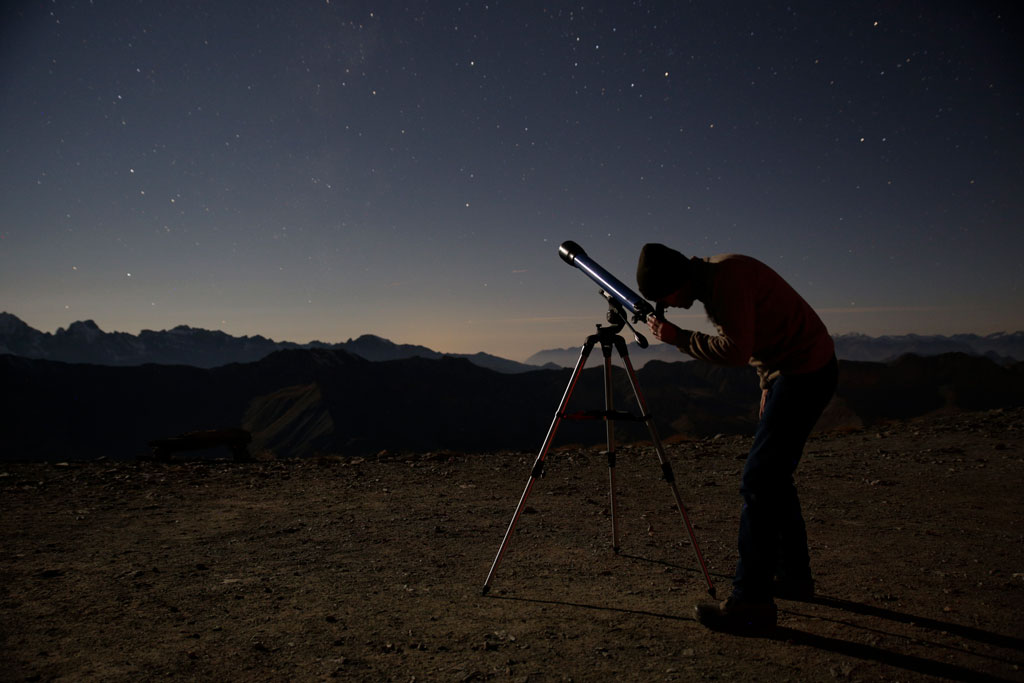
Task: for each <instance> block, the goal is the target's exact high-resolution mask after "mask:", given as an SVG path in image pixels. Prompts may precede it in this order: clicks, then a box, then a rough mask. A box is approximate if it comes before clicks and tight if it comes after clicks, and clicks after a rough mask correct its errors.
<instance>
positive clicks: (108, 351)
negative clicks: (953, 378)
mask: <svg viewBox="0 0 1024 683" xmlns="http://www.w3.org/2000/svg"><path fill="white" fill-rule="evenodd" d="M834 339H835V343H836V354H837V355H838V356H839V358H840V359H842V360H857V361H873V362H887V361H891V360H895V359H896V358H899V357H900V356H902V355H904V354H908V353H910V354H915V355H918V356H934V355H938V354H943V353H965V354H967V355H972V356H986V357H988V358H991V359H992V360H994V361H996V362H999V363H1010V362H1014V361H1021V360H1024V332H1014V333H998V334H990V335H987V336H979V335H975V334H958V335H953V336H938V335H933V336H922V335H914V334H908V335H899V336H883V337H869V336H867V335H863V334H843V335H836V336H835V337H834ZM294 349H328V350H341V351H347V352H349V353H352V354H355V355H357V356H359V357H361V358H365V359H366V360H370V361H384V360H399V359H402V358H414V357H418V358H432V359H439V358H442V357H445V356H448V357H455V358H465V359H467V360H469V361H470V362H471V363H473V364H474V365H477V366H480V367H483V368H488V369H490V370H496V371H498V372H502V373H517V372H529V371H532V370H536V369H537V368H539V367H551V368H554V367H573V366H574V365H575V364H576V362H577V360H578V359H579V355H580V347H570V348H562V349H548V350H544V351H539V352H537V353H535V354H533V355H532V356H530V357H529V358H528V359H527V360H526V362H525V363H519V362H516V361H513V360H508V359H505V358H500V357H498V356H493V355H490V354H486V353H475V354H445V353H441V352H438V351H434V350H432V349H429V348H427V347H425V346H419V345H413V344H395V343H393V342H391V341H389V340H387V339H383V338H381V337H377V336H374V335H372V334H364V335H362V336H360V337H358V338H356V339H349V340H348V341H345V342H342V343H337V344H328V343H325V342H319V341H312V342H309V343H306V344H298V343H295V342H288V341H283V342H278V341H274V340H272V339H267V338H266V337H262V336H259V335H257V336H253V337H248V336H245V337H234V336H231V335H229V334H226V333H224V332H220V331H215V330H204V329H200V328H194V327H189V326H187V325H179V326H177V327H175V328H173V329H170V330H161V331H152V330H142V331H141V332H140V333H139V334H137V335H133V334H128V333H125V332H104V331H103V330H101V329H100V328H99V326H97V325H96V323H95V322H93V321H92V320H85V321H78V322H73V323H71V325H69V326H68V327H67V328H66V329H65V328H60V329H58V330H57V331H56V332H54V333H50V332H40V331H39V330H36V329H34V328H32V327H30V326H29V325H28V324H26V323H25V322H23V321H22V320H21V319H19V318H18V317H17V316H15V315H12V314H10V313H0V354H2V353H9V354H12V355H15V356H23V357H26V358H40V359H45V360H55V361H63V362H67V363H95V364H98V365H116V366H125V365H143V364H146V363H158V364H161V365H192V366H195V367H199V368H212V367H217V366H219V365H226V364H228V363H250V362H254V361H258V360H260V359H261V358H264V357H265V356H267V355H269V354H271V353H273V352H274V351H282V350H294ZM629 355H630V360H631V361H632V363H633V366H634V367H635V368H638V369H639V368H641V367H643V366H644V365H645V364H646V363H648V362H650V361H652V360H660V361H663V362H666V363H674V362H678V361H684V360H688V357H687V356H684V355H682V354H680V353H679V351H678V350H677V349H675V347H672V346H668V345H666V344H659V343H654V344H651V345H650V346H649V347H648V348H646V349H641V348H640V347H639V346H638V345H637V344H636V343H630V345H629Z"/></svg>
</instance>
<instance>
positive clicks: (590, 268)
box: [558, 241, 655, 322]
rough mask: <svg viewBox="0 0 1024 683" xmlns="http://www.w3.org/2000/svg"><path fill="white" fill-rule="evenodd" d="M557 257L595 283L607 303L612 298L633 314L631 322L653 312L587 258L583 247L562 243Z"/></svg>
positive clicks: (592, 260) (642, 318)
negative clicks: (606, 299)
mask: <svg viewBox="0 0 1024 683" xmlns="http://www.w3.org/2000/svg"><path fill="white" fill-rule="evenodd" d="M558 255H559V256H561V257H562V260H563V261H565V262H566V263H568V264H569V265H570V266H576V267H577V268H579V269H580V270H582V271H583V272H584V273H586V274H587V277H589V278H590V279H591V280H593V281H594V282H596V283H597V284H598V285H599V286H600V287H601V291H602V292H604V294H605V295H606V298H608V300H609V301H611V299H612V298H614V299H615V300H616V301H618V302H619V303H621V304H622V305H623V306H625V307H626V308H627V309H628V310H629V311H630V312H631V313H632V314H633V322H639V321H640V320H646V319H647V316H648V315H650V314H652V313H654V312H655V310H654V307H653V306H651V304H650V303H649V302H648V301H647V299H645V298H643V297H642V296H640V295H639V294H637V293H636V292H634V291H633V290H632V289H630V288H629V287H627V286H626V285H624V284H622V282H621V281H620V280H619V279H618V278H617V277H615V276H614V275H612V274H611V273H609V272H608V271H607V270H605V269H604V268H602V267H601V266H599V265H598V264H597V262H596V261H594V259H592V258H590V257H589V256H587V252H585V251H583V247H581V246H580V245H578V244H576V243H575V242H572V241H569V242H562V245H561V246H560V247H558Z"/></svg>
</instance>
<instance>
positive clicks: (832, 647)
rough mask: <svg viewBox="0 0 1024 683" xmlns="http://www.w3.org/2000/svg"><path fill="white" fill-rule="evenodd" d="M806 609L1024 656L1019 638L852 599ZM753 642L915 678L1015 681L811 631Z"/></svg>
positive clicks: (823, 600)
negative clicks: (812, 651)
mask: <svg viewBox="0 0 1024 683" xmlns="http://www.w3.org/2000/svg"><path fill="white" fill-rule="evenodd" d="M804 602H806V603H808V604H815V605H821V606H823V607H829V608H833V609H836V610H840V611H843V612H850V613H853V614H860V615H864V616H869V617H875V618H878V619H886V620H888V621H895V622H899V623H901V624H908V625H911V626H916V627H920V628H924V629H931V630H935V631H942V632H945V633H949V634H952V635H956V636H959V637H961V638H964V639H966V640H973V641H975V642H978V643H984V644H987V645H993V646H996V647H1000V648H1006V649H1009V650H1015V651H1016V652H1021V653H1024V639H1022V638H1016V637H1013V636H1007V635H1003V634H1000V633H993V632H992V631H986V630H984V629H980V628H975V627H973V626H964V625H962V624H956V623H953V622H947V621H939V620H937V619H930V618H928V617H919V616H914V615H911V614H906V613H904V612H897V611H895V610H891V609H886V608H884V607H876V606H874V605H865V604H863V603H860V602H853V601H852V600H844V599H842V598H832V597H828V596H825V595H819V596H816V597H814V598H811V599H809V600H806V601H804ZM779 611H780V612H782V613H784V614H789V615H793V616H800V617H807V618H810V619H817V620H823V621H831V622H833V623H837V624H842V625H844V626H847V627H849V628H854V629H860V630H864V631H872V632H875V633H878V634H880V635H893V634H891V633H888V632H886V631H882V630H879V629H875V628H871V627H867V626H863V625H861V624H857V623H854V622H852V621H850V620H845V619H842V618H829V617H825V616H822V615H821V614H813V615H812V614H804V613H801V612H800V611H798V610H797V609H780V610H779ZM751 636H752V637H762V638H770V639H772V640H779V641H784V642H791V643H795V644H798V645H806V646H808V647H815V648H818V649H819V650H827V651H829V652H835V653H836V654H841V655H845V656H847V657H856V658H857V659H864V660H872V661H876V662H879V663H881V664H885V665H887V666H893V667H899V668H901V669H906V670H908V671H913V672H915V673H919V674H924V675H926V676H936V677H938V678H946V679H950V680H954V681H1010V680H1012V679H1007V678H1000V677H998V676H993V675H991V674H987V673H984V672H980V671H975V670H973V669H969V668H967V667H964V666H960V665H957V664H949V663H946V662H942V661H938V660H936V659H928V658H926V657H919V656H917V655H910V654H905V653H902V652H894V651H892V650H886V649H884V648H880V647H875V646H874V645H868V644H866V643H858V642H853V641H850V640H842V639H840V638H831V637H828V636H822V635H818V634H816V633H809V632H807V631H801V630H799V629H795V628H790V627H787V626H779V627H776V628H774V629H772V630H770V631H765V632H762V633H758V634H751ZM914 641H916V642H918V643H920V644H923V645H926V646H927V647H929V648H933V649H936V650H952V651H954V652H958V653H961V654H968V655H971V656H973V657H983V658H985V659H990V660H993V661H997V662H1002V663H1004V664H1006V665H1007V667H1012V666H1015V665H1019V664H1021V663H1022V662H1021V661H1014V660H1012V659H1008V658H1005V657H1000V656H996V655H987V654H981V653H979V652H975V651H972V650H968V649H966V648H963V647H956V646H953V645H947V644H943V643H938V642H934V641H929V640H925V639H923V638H914Z"/></svg>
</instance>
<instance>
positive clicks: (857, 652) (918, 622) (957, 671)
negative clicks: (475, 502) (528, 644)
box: [490, 594, 1024, 682]
mask: <svg viewBox="0 0 1024 683" xmlns="http://www.w3.org/2000/svg"><path fill="white" fill-rule="evenodd" d="M490 597H493V598H497V599H499V600H515V601H522V602H533V603H540V604H547V605H564V606H567V607H576V608H583V609H593V610H600V611H612V612H623V613H628V614H638V615H643V616H649V617H657V618H660V619H672V620H676V621H693V620H694V619H693V618H692V617H683V616H679V615H676V614H662V613H658V612H650V611H646V610H629V609H622V608H617V607H602V606H600V605H586V604H581V603H574V602H567V601H564V600H541V599H536V598H518V597H512V596H499V595H493V594H491V596H490ZM805 602H806V603H808V604H816V605H821V606H823V607H829V608H833V609H836V610H840V611H843V612H850V613H853V614H860V615H864V616H870V617H875V618H879V619H886V620H889V621H895V622H899V623H902V624H908V625H913V626H917V627H921V628H925V629H932V630H936V631H943V632H945V633H949V634H952V635H956V636H960V637H961V638H964V639H967V640H973V641H975V642H978V643H985V644H987V645H993V646H996V647H1000V648H1005V649H1008V650H1014V651H1016V652H1020V653H1024V639H1021V638H1016V637H1013V636H1007V635H1002V634H1000V633H993V632H991V631H986V630H984V629H980V628H974V627H972V626H963V625H961V624H955V623H952V622H946V621H938V620H937V619H929V618H927V617H917V616H913V615H911V614H905V613H903V612H896V611H894V610H890V609H885V608H883V607H875V606H873V605H865V604H863V603H859V602H853V601H851V600H843V599H841V598H831V597H827V596H817V597H815V598H812V599H810V600H807V601H805ZM779 611H780V612H781V613H783V614H789V615H792V616H799V617H807V618H809V619H816V620H819V621H820V620H824V621H832V622H834V623H837V624H842V625H844V626H847V627H849V628H854V629H860V630H866V631H873V632H875V633H878V634H880V635H895V634H892V633H888V632H886V631H881V630H878V629H874V628H871V627H865V626H862V625H860V624H856V623H853V622H852V621H849V620H844V619H842V618H829V617H824V616H822V615H820V614H804V613H801V612H799V611H798V610H796V609H780V610H779ZM735 635H737V636H741V637H747V638H767V639H770V640H777V641H781V642H786V643H792V644H796V645H804V646H807V647H814V648H817V649H819V650H825V651H828V652H834V653H836V654H840V655H844V656H847V657H855V658H857V659H863V660H867V661H875V662H878V663H880V664H885V665H886V666H891V667H897V668H900V669H905V670H907V671H913V672H914V673H919V674H923V675H926V676H935V677H938V678H945V679H949V680H954V681H970V682H974V681H993V682H995V681H1012V680H1013V679H1008V678H1000V677H998V676H994V675H991V674H987V673H984V672H981V671H976V670H974V669H969V668H967V667H965V666H960V665H958V664H949V663H946V662H942V661H938V660H936V659H928V658H926V657H920V656H917V655H910V654H905V653H902V652H894V651H892V650H886V649H884V648H880V647H876V646H874V645H868V644H866V643H857V642H854V641H850V640H843V639H841V638H832V637H829V636H822V635H818V634H816V633H809V632H807V631H802V630H800V629H795V628H790V627H787V626H778V627H775V628H773V629H769V630H765V631H759V632H756V633H736V634H735ZM901 637H904V636H901ZM914 640H915V642H917V643H921V644H923V645H926V646H928V647H929V648H934V649H937V650H938V649H941V650H952V651H954V652H957V653H961V654H967V655H970V656H973V657H983V658H986V659H990V660H993V661H997V662H1001V663H1004V664H1006V666H1007V667H1012V666H1015V665H1019V664H1021V663H1022V662H1021V661H1014V660H1012V659H1008V658H1005V657H1000V656H996V655H986V654H981V653H978V652H975V651H972V650H967V649H965V648H961V647H956V646H952V645H946V644H943V643H937V642H934V641H928V640H925V639H922V638H914Z"/></svg>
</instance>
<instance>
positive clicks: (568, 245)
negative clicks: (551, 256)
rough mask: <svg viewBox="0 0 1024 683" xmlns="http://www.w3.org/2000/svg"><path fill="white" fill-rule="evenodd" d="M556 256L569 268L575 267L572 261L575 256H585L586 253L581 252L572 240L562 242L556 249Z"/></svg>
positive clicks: (580, 248) (581, 249)
mask: <svg viewBox="0 0 1024 683" xmlns="http://www.w3.org/2000/svg"><path fill="white" fill-rule="evenodd" d="M558 255H559V256H561V257H562V260H563V261H565V262H566V263H568V264H569V265H570V266H574V265H576V264H575V263H574V261H575V260H576V257H577V256H586V255H587V252H585V251H583V247H581V246H580V245H578V244H576V243H575V242H573V241H572V240H569V241H568V242H562V245H561V246H560V247H558Z"/></svg>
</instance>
